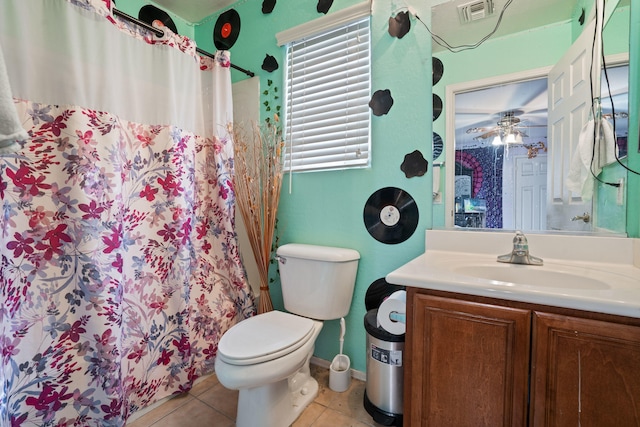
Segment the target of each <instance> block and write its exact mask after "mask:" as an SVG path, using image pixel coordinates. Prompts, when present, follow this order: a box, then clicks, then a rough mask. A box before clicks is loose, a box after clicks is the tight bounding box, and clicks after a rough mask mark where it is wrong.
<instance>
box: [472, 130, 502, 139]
mask: <svg viewBox="0 0 640 427" xmlns="http://www.w3.org/2000/svg"><path fill="white" fill-rule="evenodd" d="M499 134H500V132H499V131H498V129H493V130H490V131H489V132H486V133H483V134H482V135H478V136H476V139H487V138H492V137H495V136H497V135H499Z"/></svg>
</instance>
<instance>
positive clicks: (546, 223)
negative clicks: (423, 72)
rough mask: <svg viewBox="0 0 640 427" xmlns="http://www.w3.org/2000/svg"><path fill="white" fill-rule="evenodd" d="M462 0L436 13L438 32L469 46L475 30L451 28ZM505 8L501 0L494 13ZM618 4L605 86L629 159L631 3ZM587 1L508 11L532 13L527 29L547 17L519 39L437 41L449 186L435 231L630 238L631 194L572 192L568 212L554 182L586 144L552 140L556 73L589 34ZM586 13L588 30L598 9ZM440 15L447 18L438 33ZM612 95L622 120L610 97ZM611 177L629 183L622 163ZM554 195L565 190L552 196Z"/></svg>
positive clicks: (438, 205)
mask: <svg viewBox="0 0 640 427" xmlns="http://www.w3.org/2000/svg"><path fill="white" fill-rule="evenodd" d="M457 3H464V2H456V1H454V2H447V3H445V4H440V5H437V6H434V8H433V9H432V12H433V26H434V29H435V30H437V29H438V28H440V29H442V28H443V26H450V27H452V28H453V29H452V30H451V31H450V32H456V33H457V35H456V37H458V38H460V37H462V34H463V33H465V34H468V38H467V41H466V43H469V40H470V39H473V37H476V38H477V36H478V33H477V32H474V30H473V29H472V27H468V28H464V30H465V31H461V30H462V24H460V23H455V24H454V23H453V21H450V22H444V21H445V17H446V16H447V15H448V14H449V15H450V14H451V10H452V9H454V10H455V8H456V7H457V6H458V5H457ZM503 3H505V2H501V1H495V2H494V6H495V12H496V13H495V15H497V14H498V13H499V12H500V8H501V7H502V6H501V5H502V4H503ZM614 3H615V4H616V5H617V8H616V9H615V11H608V12H607V13H606V18H607V19H609V24H608V25H607V27H605V55H606V57H607V58H608V59H610V58H613V61H611V63H608V64H607V65H608V66H609V67H608V74H609V75H608V77H609V85H610V87H606V86H605V85H606V81H605V80H604V79H603V82H602V86H603V92H602V97H603V98H602V106H603V112H602V113H603V115H604V116H605V117H607V119H608V120H609V121H610V122H612V121H613V119H614V118H615V126H616V135H617V138H616V142H617V145H618V150H619V152H618V155H619V156H620V157H621V158H622V157H624V155H625V154H626V150H627V145H626V144H627V141H626V136H627V126H628V122H627V117H628V115H627V113H628V111H627V109H628V106H627V92H628V67H627V66H626V63H627V62H628V56H629V53H628V34H629V28H628V22H629V8H630V6H629V2H628V1H625V0H622V1H620V2H607V4H609V5H611V4H614ZM585 4H586V3H585V2H576V1H575V0H574V1H562V2H554V3H553V4H551V3H549V2H546V1H543V2H540V3H537V2H536V3H535V5H533V4H531V2H524V3H522V2H521V4H520V5H518V6H517V7H519V9H514V10H513V11H511V10H509V11H507V12H506V13H505V15H504V18H505V20H507V17H508V16H509V13H512V14H513V16H512V17H515V16H521V17H522V16H530V17H531V19H530V20H526V22H538V21H539V20H538V21H537V18H535V16H540V15H544V16H545V19H546V21H545V22H541V21H540V22H539V25H541V26H540V27H535V28H531V27H529V26H526V27H525V26H524V24H523V25H521V26H520V28H511V30H510V32H509V31H507V30H502V32H500V30H499V31H498V32H496V34H495V35H494V36H493V37H492V38H491V39H489V40H488V41H487V42H485V43H483V44H482V45H480V46H478V47H474V48H471V49H468V50H464V51H458V52H455V53H453V52H450V51H448V50H447V49H444V48H443V47H442V46H439V45H436V44H434V56H436V57H438V58H439V59H440V60H441V61H442V63H443V66H444V74H443V76H442V79H441V81H440V82H439V83H438V84H437V85H435V86H434V93H436V94H439V95H440V96H441V97H442V98H443V100H444V106H443V112H445V114H442V117H443V118H444V120H443V118H440V119H439V120H435V121H434V132H437V133H438V134H440V135H442V139H443V141H444V146H445V149H444V152H445V154H444V155H442V156H441V157H440V158H438V159H437V160H436V162H443V163H442V164H443V167H442V170H443V173H442V174H441V176H440V179H441V180H442V181H443V184H442V185H441V187H440V192H438V191H437V190H438V189H436V188H434V195H435V197H434V227H465V228H492V229H523V230H541V231H544V230H561V231H577V232H613V233H616V234H623V233H624V232H625V224H626V216H625V215H626V208H625V206H624V203H625V200H624V197H623V198H622V200H620V197H619V196H620V194H622V192H619V191H617V190H616V189H615V188H613V187H606V186H605V188H604V189H602V188H600V187H598V188H597V189H596V191H595V194H594V195H593V200H580V195H579V194H578V195H576V194H572V193H571V192H567V191H566V190H564V189H563V190H562V192H563V195H562V197H563V198H564V193H566V194H567V197H566V200H562V202H561V204H563V207H562V210H561V212H558V208H557V206H556V205H557V204H558V201H557V198H556V193H557V189H556V188H555V187H554V185H556V186H557V182H558V181H559V179H560V176H559V175H560V174H562V173H563V172H562V171H559V170H558V164H559V162H560V164H562V165H564V164H565V163H566V167H568V163H569V162H570V160H571V159H570V154H571V151H573V150H575V145H576V144H577V141H573V142H572V143H558V142H556V144H555V145H554V147H550V144H552V139H553V138H551V137H550V136H548V133H549V134H552V133H553V132H552V129H551V128H548V123H547V121H548V98H549V94H548V92H549V90H548V83H547V73H549V71H550V69H551V68H552V67H553V66H554V64H556V62H558V61H559V60H560V59H561V58H562V57H563V55H564V53H565V51H567V50H568V49H569V47H570V46H571V41H572V40H574V39H575V38H576V36H575V35H576V34H579V33H580V32H581V31H582V27H581V25H580V24H579V23H577V21H578V18H579V15H580V12H581V8H582V7H583V6H585ZM515 5H517V3H513V5H512V6H511V7H513V6H515ZM586 7H587V11H586V21H587V23H588V22H589V19H590V17H591V19H593V17H592V15H590V14H589V7H590V6H589V5H587V6H586ZM540 8H544V10H542V11H541V10H538V9H540ZM445 9H447V10H448V12H446V13H445V12H444V11H445ZM523 14H524V15H523ZM534 15H535V16H534ZM555 15H558V16H555ZM437 18H440V19H441V20H442V21H440V23H439V27H438V25H437V24H438V23H437V22H436V19H437ZM494 22H495V21H494ZM508 22H511V23H513V21H512V20H508ZM519 22H521V23H524V22H525V21H521V20H520V21H519ZM527 25H528V24H527ZM585 25H586V24H585ZM507 26H508V25H507ZM516 27H517V26H516ZM484 28H485V29H486V28H487V26H486V25H485V27H484ZM443 31H444V30H443ZM436 33H437V31H436ZM442 34H444V33H442ZM498 36H499V37H498ZM443 38H445V37H443ZM474 40H475V39H474ZM460 42H463V40H462V39H460ZM584 90H585V91H587V90H588V87H585V89H584ZM609 90H610V91H611V95H612V99H613V105H614V106H615V117H614V114H613V113H612V111H611V110H612V109H611V102H610V101H608V100H607V98H606V97H605V95H606V94H607V93H608V91H609ZM587 96H588V94H587ZM584 119H586V117H584ZM583 121H584V120H583ZM550 148H555V151H554V150H553V149H550ZM562 151H564V152H565V153H564V154H563V155H564V156H565V157H564V158H558V157H557V156H558V154H557V153H558V152H562ZM550 157H551V158H550ZM564 173H566V170H565V171H564ZM603 178H604V179H605V180H609V181H611V182H612V183H617V182H618V181H619V180H626V173H625V172H624V170H623V169H622V168H616V167H615V165H614V166H612V167H609V168H607V169H606V170H605V171H604V172H603ZM601 187H602V186H601ZM553 190H556V192H555V193H553V194H552V195H550V194H549V192H550V191H553ZM618 193H620V194H618ZM548 200H550V201H548ZM576 202H579V203H576ZM565 205H566V206H565ZM555 217H557V218H555Z"/></svg>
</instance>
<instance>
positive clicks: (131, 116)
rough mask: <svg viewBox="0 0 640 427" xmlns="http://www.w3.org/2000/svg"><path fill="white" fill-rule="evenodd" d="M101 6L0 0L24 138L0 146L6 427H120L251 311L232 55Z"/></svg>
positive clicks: (189, 376) (1, 33)
mask: <svg viewBox="0 0 640 427" xmlns="http://www.w3.org/2000/svg"><path fill="white" fill-rule="evenodd" d="M110 7H111V5H110V2H109V1H108V0H105V1H102V0H92V1H72V2H67V1H64V0H30V1H28V2H25V1H23V0H3V5H2V9H3V11H2V14H0V46H1V47H2V52H3V53H4V56H5V59H6V63H7V68H8V74H9V79H10V81H11V85H12V91H13V95H14V98H15V105H16V108H17V111H18V114H19V117H20V119H21V120H22V124H23V126H24V128H25V129H26V130H27V131H28V132H29V135H30V139H29V140H27V141H24V143H23V146H22V150H21V151H19V152H18V153H15V154H12V155H7V156H4V157H1V158H0V206H1V207H2V211H1V214H0V233H1V236H2V238H1V243H0V255H1V264H0V273H1V282H0V286H1V289H2V293H1V300H0V303H1V304H0V322H1V326H0V327H1V328H2V336H1V338H0V351H1V354H2V371H1V372H0V380H1V384H0V425H3V426H12V427H13V426H31V425H38V426H59V427H62V426H76V425H80V426H98V425H99V426H122V425H124V424H125V423H126V420H127V418H128V417H129V416H130V415H131V414H132V413H134V412H135V411H137V410H138V409H140V408H143V407H145V406H147V405H149V404H151V403H153V402H154V401H156V400H158V399H161V398H164V397H166V396H169V395H172V394H177V393H183V392H185V391H187V390H189V389H190V388H191V387H192V385H193V382H194V381H195V380H196V379H197V378H198V377H200V376H202V375H204V374H207V373H210V372H212V371H213V364H214V360H215V356H216V352H217V343H218V340H219V338H220V336H221V335H222V334H223V333H224V332H225V331H226V330H227V329H228V328H230V327H231V326H232V325H233V324H235V323H237V322H238V321H240V320H242V319H244V318H246V317H248V316H251V315H253V314H254V313H255V305H254V299H253V295H252V293H251V290H250V287H249V286H248V284H247V282H246V279H245V274H244V270H243V267H242V265H241V262H240V257H239V254H238V247H237V240H236V234H235V229H234V219H233V218H234V210H235V195H234V191H233V186H232V174H233V147H232V142H231V138H230V137H229V134H228V131H229V128H230V123H231V119H232V117H231V98H230V96H231V81H230V74H229V65H230V63H229V56H228V53H226V52H218V53H217V55H216V58H215V60H210V59H203V58H199V57H198V56H197V55H196V54H195V45H193V43H192V42H191V41H190V40H188V39H186V38H183V37H180V36H177V35H175V34H172V33H170V32H167V33H166V35H165V37H163V38H161V39H158V38H153V36H152V35H150V34H146V33H143V32H140V30H139V29H138V28H135V27H133V26H131V25H130V24H127V23H124V22H120V21H118V20H117V19H114V17H113V16H112V15H111V12H110Z"/></svg>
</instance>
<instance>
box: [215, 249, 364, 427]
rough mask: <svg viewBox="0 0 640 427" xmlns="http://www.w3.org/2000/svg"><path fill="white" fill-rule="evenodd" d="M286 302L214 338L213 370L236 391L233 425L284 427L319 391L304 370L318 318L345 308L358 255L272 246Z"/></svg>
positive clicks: (347, 251) (343, 313)
mask: <svg viewBox="0 0 640 427" xmlns="http://www.w3.org/2000/svg"><path fill="white" fill-rule="evenodd" d="M277 255H278V265H279V268H280V281H281V284H282V297H283V299H284V307H285V308H286V309H287V311H288V312H289V313H286V312H282V311H271V312H268V313H264V314H260V315H257V316H254V317H251V318H249V319H246V320H244V321H242V322H240V323H238V324H236V325H235V326H233V327H232V328H230V329H229V330H228V331H227V332H226V333H225V334H224V335H223V336H222V338H221V339H220V342H219V344H218V355H217V357H216V364H215V369H216V375H217V377H218V380H219V381H220V383H221V384H222V385H223V386H225V387H226V388H229V389H233V390H240V394H239V397H238V415H237V417H236V426H238V427H256V426H261V427H282V426H289V425H291V423H293V422H294V421H295V419H296V418H298V416H299V415H300V413H301V412H302V411H303V410H304V409H305V408H306V407H307V406H308V405H309V404H310V403H311V402H312V401H313V400H314V399H315V397H316V396H317V394H318V383H317V381H316V380H315V379H314V378H313V377H311V375H310V372H309V360H310V359H311V356H312V355H313V349H314V345H315V341H316V338H317V337H318V334H319V333H320V330H321V329H322V321H323V320H329V319H339V318H341V317H344V316H346V315H347V313H348V312H349V307H350V306H351V299H352V297H353V288H354V285H355V279H356V271H357V269H358V260H359V259H360V254H359V253H358V252H357V251H355V250H352V249H344V248H334V247H328V246H313V245H304V244H296V243H291V244H287V245H283V246H281V247H279V248H278V250H277Z"/></svg>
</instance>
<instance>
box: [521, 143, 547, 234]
mask: <svg viewBox="0 0 640 427" xmlns="http://www.w3.org/2000/svg"><path fill="white" fill-rule="evenodd" d="M515 187H516V190H515V217H516V221H515V223H516V224H515V225H516V230H525V231H526V230H546V229H547V226H546V222H547V156H545V155H538V156H536V157H534V158H528V157H518V158H517V159H516V173H515Z"/></svg>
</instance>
